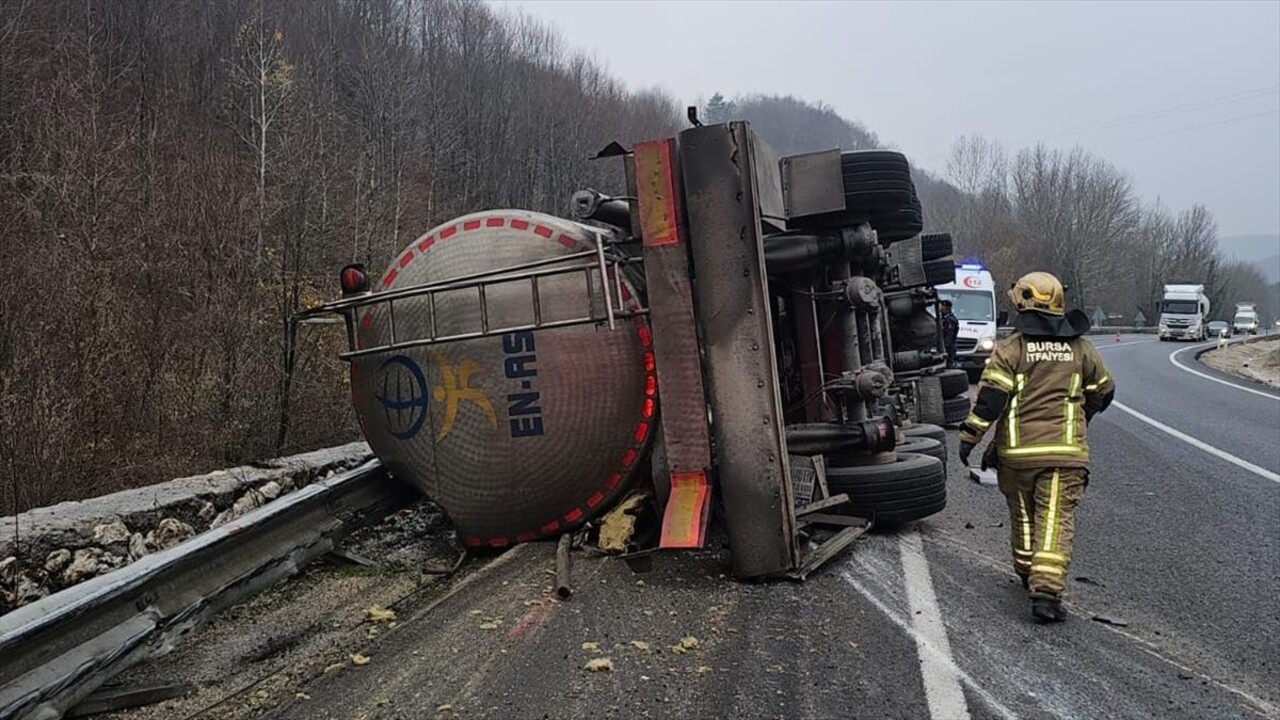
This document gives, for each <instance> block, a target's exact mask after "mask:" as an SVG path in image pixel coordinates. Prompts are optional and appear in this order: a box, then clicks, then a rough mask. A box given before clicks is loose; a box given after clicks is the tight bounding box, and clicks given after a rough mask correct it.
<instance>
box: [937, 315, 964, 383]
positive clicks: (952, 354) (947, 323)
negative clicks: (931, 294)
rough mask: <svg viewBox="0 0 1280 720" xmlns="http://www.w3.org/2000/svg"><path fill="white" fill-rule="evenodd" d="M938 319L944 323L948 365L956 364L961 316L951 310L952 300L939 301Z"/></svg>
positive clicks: (944, 340)
mask: <svg viewBox="0 0 1280 720" xmlns="http://www.w3.org/2000/svg"><path fill="white" fill-rule="evenodd" d="M938 308H939V314H938V321H939V322H940V323H942V344H943V349H944V350H945V351H946V353H947V367H949V368H953V367H955V366H956V338H957V337H959V336H960V318H958V317H956V314H955V313H954V312H952V311H951V301H950V300H943V301H942V302H940V303H938Z"/></svg>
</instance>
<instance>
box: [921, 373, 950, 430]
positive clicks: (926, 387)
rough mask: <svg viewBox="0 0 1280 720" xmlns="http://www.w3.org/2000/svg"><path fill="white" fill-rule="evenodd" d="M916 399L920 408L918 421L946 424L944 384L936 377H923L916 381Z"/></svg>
mask: <svg viewBox="0 0 1280 720" xmlns="http://www.w3.org/2000/svg"><path fill="white" fill-rule="evenodd" d="M916 400H917V405H918V408H919V412H917V417H916V422H921V423H928V424H930V425H946V424H947V415H946V400H945V399H944V398H943V397H942V384H941V383H939V382H938V378H936V377H922V378H920V379H919V380H917V381H916Z"/></svg>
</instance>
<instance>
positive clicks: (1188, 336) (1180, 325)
mask: <svg viewBox="0 0 1280 720" xmlns="http://www.w3.org/2000/svg"><path fill="white" fill-rule="evenodd" d="M1159 330H1160V340H1161V341H1164V340H1205V339H1207V338H1208V337H1209V298H1208V296H1206V295H1205V294H1204V285H1165V286H1164V299H1163V300H1162V301H1161V303H1160V328H1159Z"/></svg>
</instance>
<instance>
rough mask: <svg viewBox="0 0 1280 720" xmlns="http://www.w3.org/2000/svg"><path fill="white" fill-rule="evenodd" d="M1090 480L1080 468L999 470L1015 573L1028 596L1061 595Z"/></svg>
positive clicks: (1084, 470) (1086, 472) (1087, 473)
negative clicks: (1027, 586) (1024, 582)
mask: <svg viewBox="0 0 1280 720" xmlns="http://www.w3.org/2000/svg"><path fill="white" fill-rule="evenodd" d="M1088 477H1089V471H1088V470H1086V469H1084V468H1053V467H1049V468H1027V469H1014V468H1005V467H1002V468H1000V469H999V484H1000V491H1001V492H1002V493H1004V496H1005V499H1006V500H1007V501H1008V503H1009V529H1010V533H1009V535H1010V538H1009V539H1010V544H1011V545H1012V549H1013V570H1014V572H1016V573H1018V575H1020V576H1022V577H1028V578H1030V588H1031V592H1037V593H1049V594H1053V595H1060V594H1061V593H1062V591H1063V590H1064V589H1065V588H1066V580H1067V566H1068V565H1069V564H1070V563H1071V538H1072V536H1073V535H1074V534H1075V512H1076V506H1077V505H1078V504H1079V503H1080V498H1081V497H1082V496H1083V495H1084V487H1085V485H1086V484H1088Z"/></svg>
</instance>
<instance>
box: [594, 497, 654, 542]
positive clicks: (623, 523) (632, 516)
mask: <svg viewBox="0 0 1280 720" xmlns="http://www.w3.org/2000/svg"><path fill="white" fill-rule="evenodd" d="M648 499H649V496H648V495H647V494H646V493H642V492H633V493H631V494H630V495H628V496H627V498H626V499H625V500H623V501H622V502H620V503H618V504H617V505H616V506H614V508H613V509H612V510H610V511H609V512H608V513H606V514H605V516H604V517H603V518H601V519H600V539H599V541H598V544H599V546H600V549H601V550H607V551H609V552H626V550H627V545H628V543H630V542H631V536H632V535H634V534H635V531H636V515H638V514H639V512H640V508H641V507H642V506H643V505H644V503H645V501H646V500H648Z"/></svg>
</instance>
